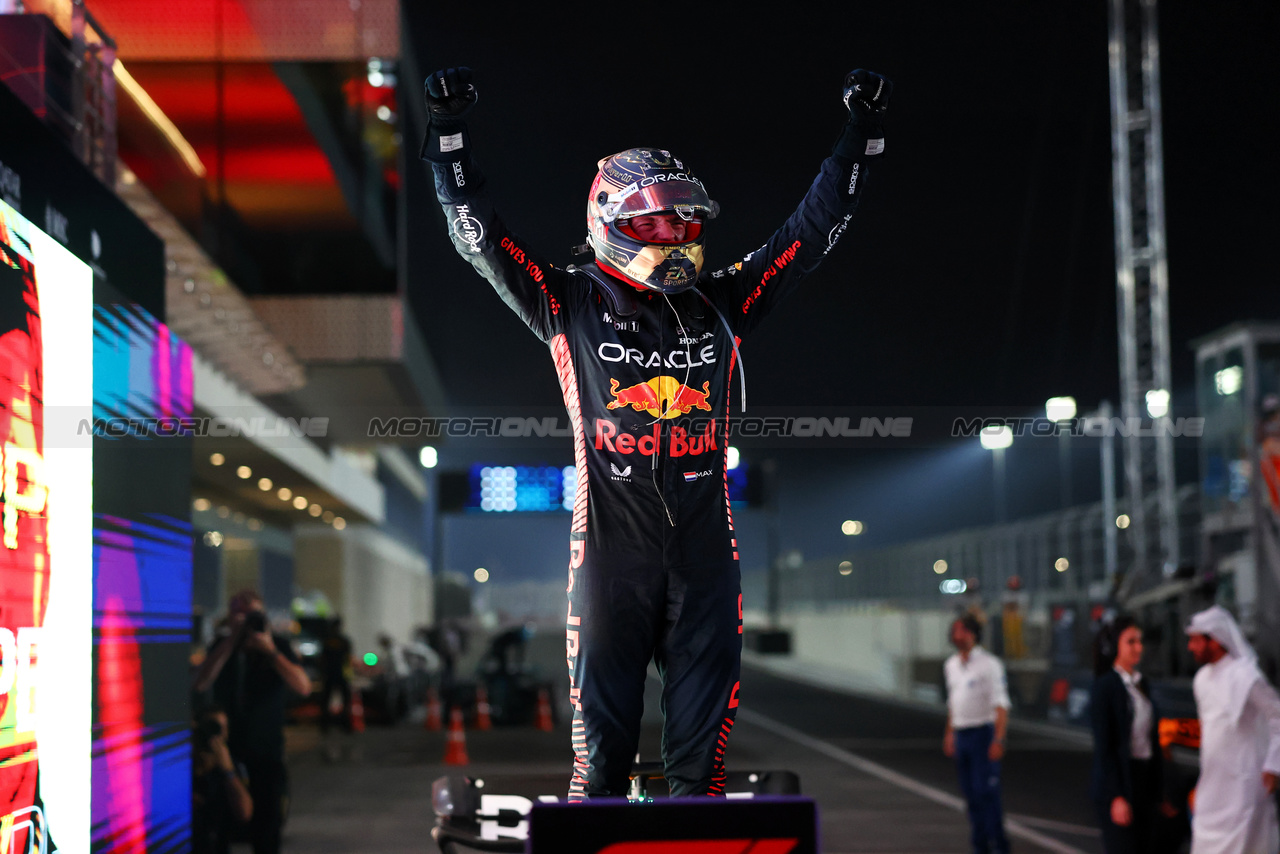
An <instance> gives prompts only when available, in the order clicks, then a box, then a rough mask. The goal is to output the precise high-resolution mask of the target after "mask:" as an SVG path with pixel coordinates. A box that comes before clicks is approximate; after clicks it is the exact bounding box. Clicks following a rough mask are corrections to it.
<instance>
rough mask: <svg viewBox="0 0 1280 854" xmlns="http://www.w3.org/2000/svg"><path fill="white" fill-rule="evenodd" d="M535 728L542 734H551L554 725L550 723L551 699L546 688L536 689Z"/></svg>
mask: <svg viewBox="0 0 1280 854" xmlns="http://www.w3.org/2000/svg"><path fill="white" fill-rule="evenodd" d="M535 726H537V727H538V729H540V730H543V731H544V732H551V730H552V729H554V728H555V724H554V723H552V721H551V698H550V697H549V696H547V689H546V688H539V689H538V720H537V723H536V724H535Z"/></svg>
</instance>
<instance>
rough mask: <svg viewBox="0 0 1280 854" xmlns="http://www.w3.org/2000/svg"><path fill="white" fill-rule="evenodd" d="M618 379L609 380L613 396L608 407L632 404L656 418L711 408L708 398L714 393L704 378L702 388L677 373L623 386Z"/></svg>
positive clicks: (707, 410) (615, 407)
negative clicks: (688, 384) (620, 386)
mask: <svg viewBox="0 0 1280 854" xmlns="http://www.w3.org/2000/svg"><path fill="white" fill-rule="evenodd" d="M618 386H619V384H618V381H617V380H615V379H612V378H611V379H610V380H609V393H610V394H612V395H613V398H614V399H613V400H612V401H610V402H609V403H607V404H605V406H606V407H607V408H608V409H622V408H623V407H626V406H630V407H631V408H632V409H634V410H635V411H636V412H647V413H649V414H650V415H652V416H653V417H654V418H675V417H677V416H679V415H688V414H689V413H690V412H691V411H693V410H694V409H701V410H703V411H704V412H710V411H711V404H710V403H708V402H707V398H709V397H710V396H711V383H709V382H704V383H703V384H702V391H698V390H697V389H694V388H690V387H689V386H687V385H685V384H684V383H682V382H680V381H679V380H678V379H676V378H675V377H666V376H663V377H654V378H653V379H651V380H647V381H645V382H642V383H636V384H635V385H630V386H627V387H626V388H619V387H618Z"/></svg>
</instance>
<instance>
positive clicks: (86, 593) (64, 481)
mask: <svg viewBox="0 0 1280 854" xmlns="http://www.w3.org/2000/svg"><path fill="white" fill-rule="evenodd" d="M92 341H93V272H92V270H91V269H90V268H89V267H88V265H86V264H84V263H83V262H82V261H80V260H78V259H77V258H76V257H75V256H74V255H72V254H71V253H70V252H69V251H67V250H66V249H65V248H63V247H62V246H61V245H59V243H58V242H56V241H55V240H54V239H52V238H51V237H50V236H48V235H47V234H45V232H43V231H41V230H40V229H38V228H36V227H35V226H34V225H32V224H31V223H30V222H29V221H27V220H26V219H24V218H23V217H22V216H21V215H19V214H18V213H17V211H15V210H14V209H13V208H12V207H10V206H9V205H8V204H7V203H4V202H0V530H2V531H3V537H2V540H0V651H2V652H3V656H4V660H3V665H2V668H0V804H3V806H2V807H0V809H3V811H4V814H3V815H0V850H5V851H51V850H55V849H61V850H65V851H87V850H88V849H89V823H90V807H89V804H90V783H89V777H90V726H91V709H92V700H91V685H92V671H91V661H92V658H91V651H92V625H93V623H92V595H93V588H92V575H91V573H92V566H93V562H92V540H91V528H92V521H91V519H92V517H91V513H92V480H91V477H90V473H91V471H92V464H93V449H92V445H91V443H90V442H88V441H84V440H82V441H79V442H76V441H74V440H73V439H72V438H71V435H70V434H71V432H72V431H69V430H67V429H66V428H67V425H68V424H71V423H73V419H74V418H75V417H76V416H77V415H80V416H84V415H87V414H89V413H90V412H91V410H92V405H93V372H92V370H91V369H90V366H91V364H92Z"/></svg>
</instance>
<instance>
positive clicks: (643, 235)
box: [615, 212, 702, 246]
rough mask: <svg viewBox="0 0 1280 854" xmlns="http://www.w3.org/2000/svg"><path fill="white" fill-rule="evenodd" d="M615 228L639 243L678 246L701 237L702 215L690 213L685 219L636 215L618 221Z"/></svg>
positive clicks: (676, 214)
mask: <svg viewBox="0 0 1280 854" xmlns="http://www.w3.org/2000/svg"><path fill="white" fill-rule="evenodd" d="M615 227H616V228H617V229H618V230H619V231H621V232H622V233H623V234H625V235H627V236H628V237H630V238H631V239H632V240H636V241H639V242H640V243H647V244H649V245H651V246H679V245H681V244H684V243H691V242H693V241H695V240H697V239H698V237H699V236H701V234H702V214H701V213H700V212H699V213H691V214H690V215H689V217H688V218H687V219H686V218H685V217H684V216H683V215H681V214H680V213H657V214H637V215H636V216H630V217H627V218H626V219H619V220H618V222H617V225H616V226H615Z"/></svg>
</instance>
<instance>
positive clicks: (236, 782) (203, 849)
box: [191, 706, 253, 854]
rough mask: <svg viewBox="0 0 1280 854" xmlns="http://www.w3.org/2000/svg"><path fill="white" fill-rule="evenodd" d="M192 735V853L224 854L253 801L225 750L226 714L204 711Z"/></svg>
mask: <svg viewBox="0 0 1280 854" xmlns="http://www.w3.org/2000/svg"><path fill="white" fill-rule="evenodd" d="M192 735H193V742H194V744H193V747H194V755H193V757H192V762H191V772H192V780H191V797H192V809H191V844H192V849H191V850H192V851H193V852H194V854H227V852H229V851H230V850H231V841H232V839H233V838H234V837H235V836H236V835H237V834H236V833H234V832H233V831H235V830H237V828H239V827H240V826H243V825H244V824H246V823H247V822H248V821H249V820H250V819H251V818H252V817H253V799H252V798H251V797H250V796H249V789H248V788H247V787H246V786H245V784H244V781H243V779H242V776H243V772H242V770H241V769H239V768H237V767H236V764H235V762H234V761H233V760H232V759H231V751H229V750H228V749H227V714H226V712H224V711H223V710H222V709H220V708H218V707H216V706H213V707H210V708H208V709H206V710H205V712H204V713H203V714H202V715H200V718H199V720H198V721H197V722H196V726H195V732H194V733H193V734H192Z"/></svg>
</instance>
